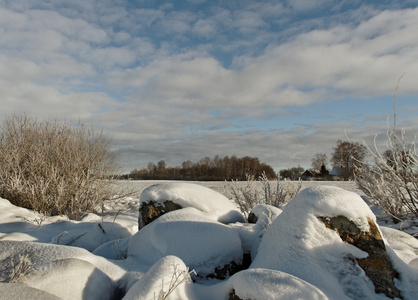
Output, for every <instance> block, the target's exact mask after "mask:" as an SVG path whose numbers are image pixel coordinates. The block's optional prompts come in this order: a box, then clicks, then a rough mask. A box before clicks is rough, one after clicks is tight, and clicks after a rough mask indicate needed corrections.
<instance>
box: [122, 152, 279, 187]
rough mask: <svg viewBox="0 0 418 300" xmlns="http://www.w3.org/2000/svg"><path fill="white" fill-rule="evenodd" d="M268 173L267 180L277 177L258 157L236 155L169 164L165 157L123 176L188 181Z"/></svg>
mask: <svg viewBox="0 0 418 300" xmlns="http://www.w3.org/2000/svg"><path fill="white" fill-rule="evenodd" d="M263 173H264V174H265V175H266V176H267V178H268V179H275V178H276V173H275V171H274V170H273V168H272V167H271V166H269V165H267V164H265V163H261V162H260V160H259V159H258V158H257V157H250V156H244V157H240V158H239V157H237V156H236V155H232V156H228V155H227V156H225V157H220V156H219V155H216V156H215V157H214V158H213V159H211V158H209V157H205V158H203V159H201V160H199V161H198V162H191V161H190V160H188V161H185V162H183V163H182V164H181V166H176V167H167V166H166V163H165V161H164V160H161V161H159V162H158V163H157V164H154V163H153V162H150V163H148V167H147V168H143V169H140V170H138V169H135V170H133V171H131V172H130V173H129V174H126V175H122V178H123V179H134V180H187V181H189V180H190V181H195V180H196V181H224V180H228V181H229V180H247V176H254V177H255V178H259V177H260V176H261V175H262V174H263Z"/></svg>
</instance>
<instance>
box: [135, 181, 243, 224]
mask: <svg viewBox="0 0 418 300" xmlns="http://www.w3.org/2000/svg"><path fill="white" fill-rule="evenodd" d="M186 207H194V208H195V209H197V210H200V211H202V212H204V213H207V214H208V215H210V216H212V217H213V218H214V220H216V221H218V222H221V223H224V224H228V223H235V222H245V219H244V216H243V215H242V214H241V212H240V211H239V210H238V208H237V207H236V205H235V204H234V203H233V202H232V201H231V200H229V199H228V198H226V197H225V196H224V195H222V194H220V193H218V192H216V191H214V190H212V189H210V188H207V187H204V186H201V185H198V184H193V183H184V182H179V183H161V184H156V185H152V186H150V187H148V188H146V189H145V190H143V191H142V193H141V197H140V199H139V220H138V227H139V229H141V228H143V227H144V226H146V225H147V224H149V223H150V222H152V221H154V220H155V219H157V218H158V217H159V216H161V215H163V214H165V213H167V212H169V211H173V210H177V209H180V208H186Z"/></svg>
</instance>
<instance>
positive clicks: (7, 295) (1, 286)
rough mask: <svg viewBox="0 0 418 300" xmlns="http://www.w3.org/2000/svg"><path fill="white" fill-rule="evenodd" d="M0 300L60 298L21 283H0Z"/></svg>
mask: <svg viewBox="0 0 418 300" xmlns="http://www.w3.org/2000/svg"><path fill="white" fill-rule="evenodd" d="M0 291H1V295H0V299H4V300H6V299H7V300H22V299H42V300H60V299H61V298H59V297H57V296H55V295H52V294H50V293H47V292H45V291H41V290H38V289H35V288H32V287H29V286H27V285H24V284H21V283H2V282H0Z"/></svg>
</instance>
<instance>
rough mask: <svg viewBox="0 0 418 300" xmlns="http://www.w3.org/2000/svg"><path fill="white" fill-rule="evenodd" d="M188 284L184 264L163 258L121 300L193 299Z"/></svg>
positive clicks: (180, 261)
mask: <svg viewBox="0 0 418 300" xmlns="http://www.w3.org/2000/svg"><path fill="white" fill-rule="evenodd" d="M190 284H191V278H190V275H189V269H188V268H187V267H186V265H185V264H184V262H183V261H182V260H181V259H180V258H178V257H175V256H165V257H163V258H161V259H160V260H159V261H157V262H156V263H155V264H154V265H153V266H152V268H151V269H150V270H149V271H148V272H147V273H146V274H145V275H144V276H143V277H141V278H140V279H139V280H138V281H137V282H136V283H135V284H134V285H133V286H132V287H131V288H129V290H128V292H127V293H126V295H125V297H124V298H123V299H124V300H137V299H167V300H169V299H194V298H193V296H192V293H193V291H192V289H191V285H190ZM163 296H165V297H166V298H162V297H163Z"/></svg>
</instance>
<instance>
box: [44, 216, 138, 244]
mask: <svg viewBox="0 0 418 300" xmlns="http://www.w3.org/2000/svg"><path fill="white" fill-rule="evenodd" d="M130 236H131V233H130V232H129V231H128V230H127V229H126V228H125V227H122V226H121V225H119V224H116V223H110V222H103V223H86V224H81V225H80V226H78V227H77V228H76V229H73V230H70V231H64V232H62V233H60V234H59V235H57V236H55V237H53V238H52V241H51V242H52V243H53V244H57V245H69V246H76V247H80V248H84V249H86V250H88V251H93V250H95V249H96V248H97V247H99V246H100V245H102V244H104V243H107V242H109V241H113V240H118V239H123V238H127V237H130Z"/></svg>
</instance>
